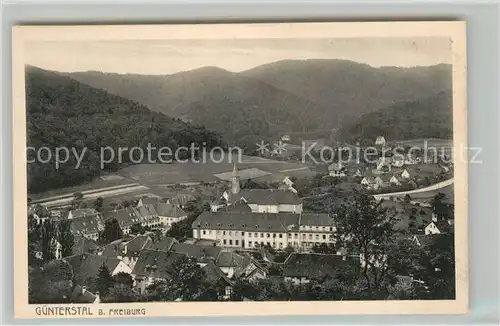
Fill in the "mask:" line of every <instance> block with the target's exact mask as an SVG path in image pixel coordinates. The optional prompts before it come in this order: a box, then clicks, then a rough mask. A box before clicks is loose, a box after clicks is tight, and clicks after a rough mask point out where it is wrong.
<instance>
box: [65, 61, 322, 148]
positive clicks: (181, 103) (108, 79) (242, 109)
mask: <svg viewBox="0 0 500 326" xmlns="http://www.w3.org/2000/svg"><path fill="white" fill-rule="evenodd" d="M70 76H71V77H72V78H75V79H77V80H79V81H81V82H83V83H86V84H89V85H92V86H94V87H98V88H102V89H104V90H106V91H108V92H111V93H113V94H118V95H120V96H123V97H127V98H129V99H132V100H134V101H138V102H140V103H144V104H145V105H148V106H149V107H152V108H155V109H156V110H158V111H160V112H163V113H165V114H167V115H170V116H172V117H178V118H181V119H183V120H189V121H192V122H193V123H195V124H203V125H204V126H206V127H207V128H209V129H211V130H214V131H217V132H219V133H221V134H222V135H223V136H224V138H225V140H226V141H227V142H228V143H229V144H233V145H235V144H236V145H240V146H242V145H243V147H249V148H254V147H255V143H256V142H258V141H260V140H262V139H267V138H273V137H276V136H277V135H280V134H281V133H283V132H288V131H308V130H315V129H317V128H318V125H319V124H318V123H317V121H315V118H314V116H312V115H311V114H310V112H311V110H312V111H313V112H317V111H320V110H321V108H320V107H319V106H318V105H317V104H315V103H313V102H311V101H309V100H306V99H303V98H300V97H299V96H296V95H294V94H291V93H288V92H286V91H283V90H281V89H278V88H276V87H274V86H272V85H269V84H267V83H264V82H262V81H260V80H256V79H253V78H249V77H246V76H242V75H239V74H235V73H231V72H229V71H226V70H223V69H220V68H215V67H205V68H200V69H196V70H192V71H187V72H182V73H177V74H174V75H169V76H141V75H118V74H108V73H96V72H83V73H72V74H70Z"/></svg>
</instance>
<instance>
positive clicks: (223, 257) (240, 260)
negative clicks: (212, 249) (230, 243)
mask: <svg viewBox="0 0 500 326" xmlns="http://www.w3.org/2000/svg"><path fill="white" fill-rule="evenodd" d="M245 262H247V263H248V262H250V258H249V257H247V259H245V257H244V256H242V255H240V254H238V253H236V252H234V251H231V250H224V251H221V252H220V253H219V255H218V256H217V260H216V261H215V264H216V265H217V266H218V267H242V265H244V263H245ZM245 266H246V265H245Z"/></svg>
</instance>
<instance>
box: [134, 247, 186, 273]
mask: <svg viewBox="0 0 500 326" xmlns="http://www.w3.org/2000/svg"><path fill="white" fill-rule="evenodd" d="M183 257H186V256H185V255H183V254H179V253H174V252H166V251H159V250H144V251H142V252H141V254H140V255H139V258H138V259H137V262H136V263H135V266H134V270H133V271H132V274H133V275H135V276H136V277H137V276H139V277H141V276H143V277H144V276H149V277H153V278H160V279H167V280H168V279H171V278H172V277H173V275H172V272H173V268H172V265H173V264H174V263H175V262H177V261H179V260H180V259H182V258H183Z"/></svg>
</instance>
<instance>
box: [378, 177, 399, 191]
mask: <svg viewBox="0 0 500 326" xmlns="http://www.w3.org/2000/svg"><path fill="white" fill-rule="evenodd" d="M375 183H376V184H377V186H378V188H385V187H390V186H391V185H393V186H399V185H401V182H400V181H399V180H398V178H396V176H394V175H379V176H377V177H376V178H375Z"/></svg>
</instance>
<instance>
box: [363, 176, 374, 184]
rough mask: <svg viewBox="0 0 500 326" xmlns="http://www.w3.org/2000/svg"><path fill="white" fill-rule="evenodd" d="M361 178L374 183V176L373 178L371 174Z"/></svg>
mask: <svg viewBox="0 0 500 326" xmlns="http://www.w3.org/2000/svg"><path fill="white" fill-rule="evenodd" d="M363 180H365V181H366V182H368V183H375V178H373V177H372V176H366V177H363V179H361V181H363Z"/></svg>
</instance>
